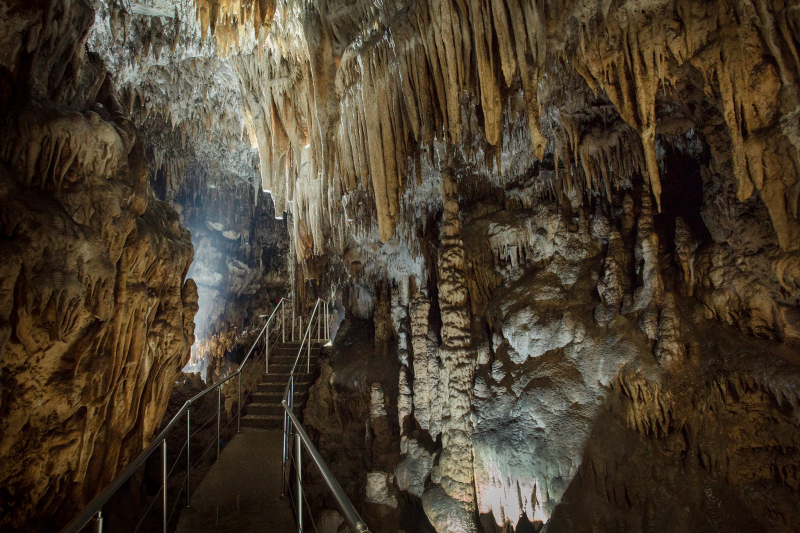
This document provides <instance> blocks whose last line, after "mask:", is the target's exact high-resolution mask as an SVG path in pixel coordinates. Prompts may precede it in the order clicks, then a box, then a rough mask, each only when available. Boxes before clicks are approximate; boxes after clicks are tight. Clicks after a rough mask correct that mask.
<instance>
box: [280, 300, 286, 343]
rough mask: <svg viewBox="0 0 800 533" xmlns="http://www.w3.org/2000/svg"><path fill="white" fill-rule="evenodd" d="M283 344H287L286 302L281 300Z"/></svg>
mask: <svg viewBox="0 0 800 533" xmlns="http://www.w3.org/2000/svg"><path fill="white" fill-rule="evenodd" d="M281 342H286V300H283V299H281Z"/></svg>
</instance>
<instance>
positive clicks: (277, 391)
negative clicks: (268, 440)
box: [242, 341, 322, 428]
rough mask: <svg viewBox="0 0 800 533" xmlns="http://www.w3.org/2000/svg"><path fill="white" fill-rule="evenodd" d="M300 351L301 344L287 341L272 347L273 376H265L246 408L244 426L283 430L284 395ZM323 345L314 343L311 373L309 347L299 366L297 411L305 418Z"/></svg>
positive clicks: (296, 396) (271, 363) (296, 376)
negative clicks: (304, 414) (303, 414)
mask: <svg viewBox="0 0 800 533" xmlns="http://www.w3.org/2000/svg"><path fill="white" fill-rule="evenodd" d="M299 349H300V341H295V342H286V343H283V344H276V345H275V346H270V349H269V374H263V375H262V376H261V382H260V383H258V384H257V385H256V390H255V391H254V392H253V394H252V395H251V397H250V403H249V404H247V405H246V406H245V407H244V411H243V416H242V427H251V428H282V427H283V407H282V406H281V400H283V393H284V391H285V390H286V384H287V383H288V382H289V373H290V372H291V371H292V365H293V364H294V360H295V358H296V357H297V351H298V350H299ZM321 350H322V343H321V342H317V341H313V342H312V343H311V372H310V373H309V372H306V369H307V357H308V355H307V353H308V352H307V348H304V349H303V355H302V356H301V357H300V362H299V363H298V364H297V371H296V372H295V383H294V412H295V414H296V415H297V416H298V417H300V418H302V416H301V415H302V413H303V407H305V403H306V399H308V389H309V387H310V386H311V379H312V378H313V375H314V371H315V370H316V368H317V364H318V362H319V354H320V351H321Z"/></svg>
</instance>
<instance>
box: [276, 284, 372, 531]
mask: <svg viewBox="0 0 800 533" xmlns="http://www.w3.org/2000/svg"><path fill="white" fill-rule="evenodd" d="M320 305H321V306H322V309H323V310H322V311H321V312H320ZM329 311H330V309H329V306H328V303H327V302H325V301H323V300H321V299H317V302H316V304H315V305H314V310H313V311H312V312H311V317H310V319H309V321H308V326H307V327H306V331H305V334H304V335H303V339H302V340H301V342H300V347H299V349H298V350H297V357H295V360H294V365H293V366H292V371H291V372H290V373H289V381H288V382H287V383H286V389H285V390H284V392H283V401H282V402H281V405H282V406H283V411H284V413H283V468H282V471H281V486H282V492H283V494H284V495H286V494H287V491H286V485H287V483H286V472H287V466H288V465H290V464H293V465H294V469H295V479H296V482H297V487H296V489H297V495H296V496H294V495H293V494H292V491H291V490H289V492H288V494H289V497H290V498H291V499H292V503H293V504H294V506H293V508H294V511H295V518H296V520H297V531H298V533H303V531H305V530H304V528H303V502H304V501H305V503H306V507H309V506H308V500H307V499H306V497H305V492H304V491H303V468H302V452H303V445H305V447H306V450H307V451H308V454H309V455H310V456H311V460H312V461H313V462H314V464H315V465H316V467H317V470H319V473H320V474H321V475H322V479H323V481H324V482H325V485H326V486H327V487H328V490H329V491H330V493H331V494H332V495H333V499H334V501H335V502H336V506H337V507H338V508H339V511H341V513H342V515H343V516H344V518H345V520H347V523H348V525H349V526H350V531H352V532H353V533H369V528H368V527H367V525H366V524H365V523H364V521H363V520H362V519H361V517H360V516H359V515H358V512H357V511H356V509H355V507H353V504H352V503H351V502H350V500H349V498H348V497H347V495H346V494H345V492H344V490H342V487H341V486H340V485H339V483H338V482H337V481H336V478H334V477H333V474H332V473H331V471H330V469H329V468H328V465H327V464H325V461H324V460H323V459H322V456H321V455H320V454H319V451H318V450H317V448H316V447H315V446H314V444H313V443H312V442H311V439H310V438H309V437H308V434H307V433H306V431H305V429H303V426H302V424H301V423H300V421H299V420H298V419H297V416H295V414H294V388H295V372H296V370H297V365H298V363H299V362H300V358H301V357H302V356H303V350H304V349H305V351H306V354H307V355H306V372H307V373H308V372H310V371H311V344H312V340H311V334H312V328H313V326H314V320H315V318H316V321H317V340H319V341H329V340H330V314H329ZM323 333H324V334H325V336H324V337H323V336H322V334H323ZM292 430H294V435H295V451H294V453H292V450H291V446H290V443H291V435H292ZM312 525H313V526H314V530H316V524H314V523H313V518H312Z"/></svg>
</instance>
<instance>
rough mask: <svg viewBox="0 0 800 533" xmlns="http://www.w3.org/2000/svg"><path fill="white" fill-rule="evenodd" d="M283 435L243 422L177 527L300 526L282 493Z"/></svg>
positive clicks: (281, 531)
mask: <svg viewBox="0 0 800 533" xmlns="http://www.w3.org/2000/svg"><path fill="white" fill-rule="evenodd" d="M282 436H283V432H282V431H281V430H277V429H269V430H264V429H252V428H242V433H241V434H239V435H236V436H235V437H234V438H233V439H231V441H230V443H229V444H228V445H227V446H226V447H225V449H224V450H223V451H222V453H221V454H220V458H219V462H218V463H216V464H214V465H213V466H212V467H211V470H209V471H208V474H206V477H205V478H204V479H203V481H202V482H201V483H200V486H199V487H198V488H197V490H196V491H195V493H194V494H192V506H191V507H190V508H189V509H186V510H185V511H183V513H181V517H180V520H179V522H178V528H177V530H176V533H203V532H206V531H208V532H220V533H226V532H230V533H250V532H259V533H261V532H268V533H291V532H294V531H296V530H297V529H296V525H295V521H294V514H293V513H292V509H291V507H290V504H289V502H288V498H283V499H281V497H280V495H281V446H282V445H281V438H282Z"/></svg>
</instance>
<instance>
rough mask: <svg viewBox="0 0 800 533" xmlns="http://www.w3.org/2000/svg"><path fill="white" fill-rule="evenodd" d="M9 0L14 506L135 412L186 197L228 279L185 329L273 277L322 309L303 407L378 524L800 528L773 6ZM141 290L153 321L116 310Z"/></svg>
mask: <svg viewBox="0 0 800 533" xmlns="http://www.w3.org/2000/svg"><path fill="white" fill-rule="evenodd" d="M93 10H94V11H93ZM93 13H94V15H93ZM0 14H2V17H1V18H2V25H3V26H2V31H0V37H1V38H2V42H0V50H1V51H0V65H1V66H2V69H3V70H2V80H0V81H2V87H3V91H4V96H3V99H2V103H3V110H7V111H8V113H6V116H5V118H4V119H3V128H4V137H3V140H2V145H1V146H0V148H1V149H0V156H1V157H2V164H3V167H2V170H3V174H4V176H3V181H2V183H3V189H2V191H1V192H2V194H3V202H4V203H3V211H2V215H3V217H2V224H3V226H2V229H3V233H2V235H3V240H2V241H0V244H1V245H2V247H3V249H4V250H8V252H7V253H6V256H7V257H12V258H14V260H13V261H11V262H10V263H6V264H5V265H4V266H3V268H4V272H3V273H2V278H0V279H2V284H1V285H0V290H2V291H3V292H2V293H1V294H2V295H3V299H2V306H1V307H0V311H1V312H2V315H0V333H2V337H0V341H1V342H3V345H2V346H0V354H2V358H3V359H2V368H3V373H2V377H1V379H2V386H3V389H2V404H1V405H0V409H2V415H3V416H2V419H3V425H2V434H0V442H2V452H3V455H4V457H9V456H11V457H15V459H17V466H14V465H12V466H11V467H9V466H4V467H3V469H2V478H0V481H2V482H3V485H4V487H5V489H4V491H5V492H4V493H3V505H4V507H3V509H4V517H9V518H4V520H7V521H8V523H9V524H12V525H13V526H14V527H21V524H24V523H25V521H26V519H29V518H30V517H31V516H33V515H34V514H35V512H36V511H35V509H40V510H42V509H47V512H51V513H52V512H55V509H56V508H57V507H58V505H59V504H60V503H61V499H62V498H64V497H66V498H68V499H69V500H70V501H74V502H77V503H80V502H81V501H85V498H87V497H89V496H90V494H91V493H92V492H93V491H96V490H97V488H99V484H100V483H102V481H104V480H107V479H108V478H109V476H110V475H112V473H113V472H114V471H115V470H116V469H118V468H119V467H120V466H121V465H124V460H125V458H127V457H130V455H131V454H132V453H133V452H134V451H135V448H136V446H141V445H143V444H144V442H146V440H147V439H148V438H150V436H151V435H152V430H153V427H154V426H153V424H155V423H157V422H158V420H159V416H160V413H163V409H164V407H165V404H166V396H167V395H168V394H169V384H170V383H172V382H174V373H175V372H177V370H176V369H177V367H178V366H180V365H181V364H184V363H186V361H187V358H188V350H189V348H188V342H189V341H190V340H191V338H190V335H191V333H190V329H191V328H190V327H189V326H188V324H189V323H190V322H191V320H190V319H191V317H192V316H194V308H193V307H192V306H193V305H195V304H194V302H193V297H192V295H191V294H190V293H191V292H192V291H191V289H190V287H192V284H191V283H190V282H187V283H186V285H184V286H183V287H184V288H183V289H181V287H182V284H183V277H182V276H185V273H186V269H187V268H188V263H189V257H190V255H191V254H190V252H189V249H190V248H189V240H188V235H187V234H186V233H185V232H184V231H183V230H182V229H181V226H180V224H179V222H178V218H177V217H176V215H175V214H174V212H177V213H178V214H179V216H180V222H181V223H182V224H183V225H184V226H186V227H188V228H189V229H190V230H191V232H192V239H194V245H195V246H194V248H195V262H194V264H193V265H192V267H191V268H192V271H191V272H190V276H192V277H194V278H195V279H196V280H197V284H198V286H199V288H200V290H199V292H200V300H201V304H202V301H203V298H204V296H203V294H205V295H206V296H205V298H207V299H208V300H209V301H211V300H214V299H215V298H216V297H217V296H218V295H223V296H224V297H223V298H222V299H221V301H222V302H223V304H220V305H219V306H217V307H213V308H207V309H202V308H201V312H200V315H199V317H198V320H200V322H199V323H202V324H203V332H202V336H203V342H202V343H200V344H199V345H198V347H197V348H196V350H200V351H205V350H210V351H212V352H216V353H221V352H224V351H225V350H226V349H227V348H228V347H229V346H230V345H231V343H233V342H234V338H235V337H236V333H235V332H234V331H233V330H232V329H230V328H228V327H227V326H226V327H220V326H219V325H218V323H219V322H220V321H225V320H227V321H229V322H230V323H233V322H235V321H239V323H241V321H242V320H244V319H245V318H246V317H249V316H253V315H254V314H257V313H258V312H260V310H262V309H268V308H269V303H268V301H267V300H268V299H269V298H268V297H273V296H274V295H275V294H278V292H279V291H280V290H283V289H286V288H288V286H289V285H291V290H292V291H293V292H294V293H295V295H296V296H297V297H298V302H300V301H305V303H306V304H308V303H310V302H313V300H314V298H316V296H322V295H324V296H328V297H333V298H334V299H336V300H338V301H339V303H340V304H341V305H342V306H343V307H344V308H345V309H346V311H347V317H348V318H347V319H346V321H345V323H344V324H343V326H342V328H341V329H340V336H339V338H337V342H341V343H342V346H344V347H343V348H336V349H335V350H334V354H333V355H332V357H331V359H330V361H328V362H325V363H324V364H323V369H322V376H323V379H320V380H319V381H318V382H317V385H315V387H314V388H313V389H312V392H311V397H310V398H309V402H308V407H307V411H306V416H307V422H308V424H309V426H310V427H312V428H313V429H314V432H315V435H317V436H318V440H319V443H320V449H321V451H322V453H323V454H324V455H325V456H326V457H328V458H331V459H334V458H335V459H336V462H337V465H338V466H336V469H337V471H336V474H337V476H338V477H340V479H342V480H344V481H343V485H344V486H345V487H346V489H347V490H348V491H349V493H350V495H351V497H352V499H353V500H354V501H356V502H358V505H359V507H360V508H361V509H362V510H364V512H365V515H366V516H367V517H368V519H369V522H370V525H371V527H372V528H373V529H374V530H375V531H391V532H394V531H397V530H398V528H401V526H402V527H404V528H405V530H406V531H409V530H416V528H417V527H419V528H420V530H422V529H424V528H425V527H431V526H432V527H433V528H434V529H435V530H436V531H439V532H440V533H441V532H445V531H462V532H472V531H479V530H480V531H485V532H489V531H495V530H498V531H499V530H501V529H502V528H504V527H508V526H511V527H516V526H517V523H518V521H520V519H521V517H523V516H524V520H528V521H531V522H533V527H534V528H539V527H542V526H543V525H544V527H546V528H547V530H548V531H551V532H555V531H597V530H602V531H643V530H648V531H649V530H665V529H666V530H680V531H687V530H696V531H700V530H729V529H734V528H737V529H739V528H743V529H748V530H757V531H762V530H763V531H794V530H797V529H798V528H799V527H800V508H799V507H798V503H797V502H798V501H800V498H798V494H797V491H798V490H800V477H799V476H800V475H799V474H798V472H799V471H800V470H799V469H800V423H799V422H798V420H799V418H798V411H797V409H798V401H800V398H799V397H798V378H800V376H799V375H798V370H799V369H800V366H799V365H800V360H798V355H797V348H798V345H800V307H799V306H800V224H798V221H797V201H798V196H799V195H800V159H799V158H798V148H800V107H798V106H799V105H800V95H799V93H798V84H800V41H799V40H798V35H800V2H798V1H796V0H785V1H782V0H709V1H705V2H698V1H692V0H638V1H637V0H631V1H624V0H603V1H597V0H595V1H592V0H572V1H570V0H521V1H517V0H487V1H481V0H417V1H416V2H399V1H398V2H390V1H386V2H368V1H364V0H354V1H352V2H343V3H329V2H326V1H324V0H319V1H316V2H307V3H306V2H299V1H294V0H287V1H285V2H276V3H273V2H271V1H270V0H255V1H246V0H202V1H198V2H197V3H195V2H194V1H192V0H130V1H129V0H119V1H117V0H95V1H93V2H89V1H82V2H78V1H75V2H72V1H70V0H57V1H54V2H44V1H41V2H33V3H30V2H21V1H17V0H2V1H0ZM212 35H213V37H212ZM84 45H85V46H84ZM20 103H22V104H23V105H20ZM12 111H13V112H12ZM134 139H136V141H134ZM145 160H147V161H149V164H150V172H149V178H150V179H149V182H150V183H149V185H148V184H147V183H146V180H145V178H144V176H145V175H146V174H147V172H146V171H145V170H143V166H144V165H145ZM254 187H255V190H254ZM131 191H132V192H131ZM151 191H154V193H153V192H151ZM264 191H269V192H270V196H271V198H272V201H274V206H273V204H272V203H270V201H268V200H267V196H266V195H265V194H264ZM154 196H157V197H158V198H160V199H161V200H164V202H166V203H162V202H159V201H158V200H156V199H155V197H154ZM28 198H35V201H33V203H30V202H28ZM37 206H41V207H37ZM114 206H119V207H117V208H115V207H114ZM109 210H110V211H109ZM173 211H174V212H173ZM284 212H287V213H288V215H287V216H286V217H285V218H283V219H282V220H280V221H276V220H274V219H273V217H274V215H275V214H276V213H277V214H278V215H279V216H280V215H282V214H284ZM24 220H29V222H28V223H25V222H21V221H24ZM108 220H112V221H114V222H113V223H109V222H108ZM148 220H149V221H150V222H148ZM287 227H288V232H289V236H288V237H287V236H286V235H282V234H280V232H281V231H286V230H285V229H284V228H287ZM131 228H136V229H135V230H133V229H131ZM40 234H41V236H39V235H40ZM67 234H68V237H65V235H67ZM145 235H147V236H148V237H145ZM48 242H50V243H53V244H52V245H50V246H46V245H45V244H44V243H48ZM144 242H146V243H147V246H145V245H144V244H142V243H144ZM26 243H37V245H38V246H40V247H41V249H39V248H36V247H34V246H33V244H26ZM82 243H86V244H82ZM170 247H172V248H170ZM173 248H174V249H175V250H181V251H180V252H174V251H172V252H170V253H169V258H164V257H163V255H164V254H165V253H166V252H165V250H168V249H169V250H172V249H173ZM152 250H156V251H155V252H153V251H152ZM101 252H102V253H101ZM126 254H127V255H126ZM290 254H291V255H292V257H291V260H290V261H289V262H288V263H287V262H286V261H285V260H284V258H285V257H286V256H287V255H290ZM126 257H129V259H127V260H124V258H126ZM130 257H133V258H130ZM135 258H139V259H135ZM93 261H94V262H96V263H98V264H101V265H102V268H100V267H97V268H92V269H87V270H83V269H85V268H86V267H85V266H82V265H87V264H90V263H92V262H93ZM126 261H131V262H133V263H135V264H136V265H137V266H128V265H132V263H130V262H126ZM148 261H152V262H155V263H157V264H158V265H160V266H152V267H148V266H147V265H149V264H150V263H148ZM159 261H161V263H159ZM155 263H154V264H155ZM76 264H77V265H78V266H75V265H76ZM61 265H64V266H63V267H62V266H61ZM85 272H90V274H91V275H90V274H86V273H85ZM132 273H134V274H132ZM131 275H133V278H130V276H131ZM97 276H100V277H99V278H97ZM120 276H122V278H121V277H120ZM37 279H39V280H44V281H41V282H37V281H36V280H37ZM98 279H99V281H98ZM52 280H56V281H55V282H54V281H52ZM125 280H128V281H125ZM48 283H49V284H52V285H53V287H57V291H56V290H55V289H53V287H51V286H50V285H48ZM126 283H128V284H129V285H131V284H133V285H135V289H134V288H130V289H126V288H125V287H126ZM142 287H149V289H148V290H146V291H145V290H144V289H143V288H142ZM112 289H113V290H112ZM137 291H144V294H146V295H147V296H146V297H147V298H149V299H148V300H147V302H149V303H148V304H147V305H148V307H147V309H148V310H157V311H153V312H156V313H157V312H163V313H166V314H167V317H166V318H164V319H163V320H158V319H156V320H153V321H152V322H148V321H145V322H144V323H142V322H138V321H136V322H135V323H136V324H137V327H140V328H145V329H146V331H143V332H141V333H140V334H136V335H134V334H133V333H129V332H125V333H124V334H123V333H122V331H123V330H122V329H120V328H122V326H119V325H117V324H118V323H124V324H129V323H134V322H130V320H129V319H127V318H123V317H130V316H131V315H132V313H133V312H134V311H133V310H134V309H138V307H137V306H139V305H144V304H143V303H141V302H140V301H139V300H137V297H135V296H133V295H135V294H139V292H137ZM176 291H177V292H176ZM181 291H182V292H181ZM280 294H282V293H280ZM167 295H170V296H167ZM143 297H144V296H143ZM168 297H169V298H171V300H169V303H164V304H163V305H159V304H158V301H159V300H158V298H162V299H163V298H168ZM154 298H155V300H154ZM48 302H49V303H48ZM179 302H182V304H179ZM181 305H183V307H181ZM62 310H63V312H62ZM184 310H185V311H184ZM148 312H149V311H148ZM147 316H148V317H151V320H152V317H153V316H155V315H152V314H148V315H147ZM181 317H182V318H181ZM125 320H128V322H125ZM120 321H122V322H120ZM145 323H146V324H147V326H145V325H144V324H145ZM39 330H41V332H39ZM107 330H109V331H107ZM37 332H39V333H37ZM365 332H366V333H365ZM144 336H147V339H148V342H147V343H145V342H144V341H143V340H142V339H143V338H144ZM120 339H124V341H125V342H124V343H123V342H120ZM176 339H177V340H176ZM165 342H170V343H173V344H171V345H170V347H169V348H168V349H167V348H164V349H161V350H160V351H159V349H156V348H153V347H154V346H159V345H160V344H159V343H165ZM109 343H110V344H109ZM126 343H127V344H126ZM145 344H146V347H145ZM111 345H113V346H114V350H117V352H114V353H115V354H116V355H113V356H106V355H105V354H106V351H105V350H106V349H105V348H104V347H105V346H111ZM120 346H123V347H122V348H120ZM126 357H127V358H129V359H130V361H131V363H130V365H131V366H124V365H125V364H126V363H125V361H126V359H125V358H126ZM193 361H195V359H193ZM195 362H196V361H195ZM89 364H91V365H92V366H91V371H90V370H89V369H86V370H84V369H83V367H82V366H81V365H89ZM158 364H163V365H166V366H165V368H167V367H168V368H169V371H166V370H165V371H164V374H163V380H162V378H151V377H148V376H151V375H153V374H152V372H153V370H150V371H149V372H150V373H148V372H139V371H136V372H137V373H136V376H137V379H141V380H146V381H147V384H148V385H147V387H152V389H147V388H146V387H145V389H142V388H135V392H133V393H132V392H131V391H130V386H129V385H128V384H126V380H125V379H124V378H123V377H121V375H120V371H121V369H122V368H124V369H125V370H124V371H125V372H128V369H130V368H138V367H136V365H144V367H145V368H148V369H153V368H157V365H158ZM169 365H171V366H169ZM67 371H68V372H69V373H70V374H69V376H70V377H65V375H66V374H65V372H67ZM132 372H133V371H132ZM97 376H102V379H100V378H98V377H97ZM91 379H100V381H102V384H92V383H93V382H90V381H91ZM85 380H90V381H86V382H85V384H84V381H85ZM137 383H138V382H137ZM136 387H139V386H138V385H137V386H136ZM27 390H30V391H32V392H31V393H30V394H39V395H41V394H45V395H48V402H49V398H50V396H49V395H52V401H53V402H54V403H53V405H55V404H56V403H57V405H58V409H56V408H55V407H53V405H51V404H50V403H48V402H45V403H44V405H38V404H37V406H36V408H35V409H32V408H31V406H32V405H33V404H34V403H35V401H34V400H33V399H32V398H29V397H28V396H26V393H25V391H27ZM151 390H152V391H153V392H149V391H151ZM126 394H127V396H126ZM115 395H116V396H115ZM120 395H122V396H120ZM112 397H113V398H116V399H114V400H113V402H116V403H114V405H118V404H119V405H122V406H125V409H128V410H130V409H131V408H130V405H132V404H131V402H133V403H135V405H136V406H141V408H142V409H144V410H147V409H148V408H149V409H150V410H151V413H150V414H145V415H143V414H139V413H138V412H137V413H133V412H130V411H126V413H128V414H124V413H123V414H120V413H119V409H110V408H109V407H108V406H109V405H110V404H109V402H111V401H112V400H111V398H112ZM120 398H122V399H120ZM65 399H66V401H64V400H65ZM150 406H152V407H150ZM137 408H138V407H137ZM21 413H24V415H22V414H21ZM52 413H56V415H55V416H54V415H53V414H52ZM92 413H98V414H92ZM108 413H111V414H108ZM115 417H117V418H115ZM126 417H127V418H126ZM105 420H110V425H108V424H106V425H104V421H105ZM26 424H27V426H26ZM59 424H61V425H63V428H62V426H60V425H59ZM365 425H366V429H367V431H366V435H364V428H365ZM100 427H104V428H105V427H109V428H110V427H113V428H118V429H114V430H111V429H102V430H100V431H98V428H100ZM59 428H61V429H59ZM112 433H113V436H109V435H110V434H112ZM21 435H22V436H21ZM65 435H67V436H65ZM80 435H83V436H82V437H81V436H80ZM98 435H100V436H98ZM23 436H24V437H23ZM343 437H345V438H343ZM129 442H131V443H135V445H134V444H128V443H129ZM31 446H39V447H40V448H44V449H53V450H58V454H51V456H50V457H39V455H38V453H37V454H36V456H37V457H38V459H36V460H34V459H32V457H33V456H34V455H33V452H32V451H31V448H30V447H31ZM93 450H96V451H94V452H93ZM59 457H61V459H59ZM25 461H33V462H32V463H30V464H35V465H39V466H36V467H35V468H32V469H30V470H24V469H20V468H22V467H21V466H19V465H22V464H25ZM76 465H77V466H76ZM73 470H75V471H77V472H78V473H77V474H74V473H72V472H73ZM90 474H91V475H90ZM65 485H68V486H69V490H68V491H66V493H67V496H64V495H63V494H64V491H60V490H59V489H60V488H61V487H62V486H65ZM320 494H322V493H320ZM82 499H83V500H82ZM318 501H320V502H323V501H324V499H319V500H318ZM42 502H44V503H42ZM319 510H320V511H322V510H323V509H322V508H320V509H319ZM42 512H44V511H42ZM423 513H424V517H423ZM415 515H419V516H420V517H423V518H421V519H420V521H417V522H414V521H413V520H411V519H410V518H408V517H410V516H415ZM327 518H329V519H330V520H332V521H333V522H336V520H337V518H336V516H331V515H330V514H329V515H327ZM339 518H340V517H339ZM428 522H429V524H428ZM420 524H422V525H420ZM522 529H523V528H522V527H521V528H520V530H522Z"/></svg>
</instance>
